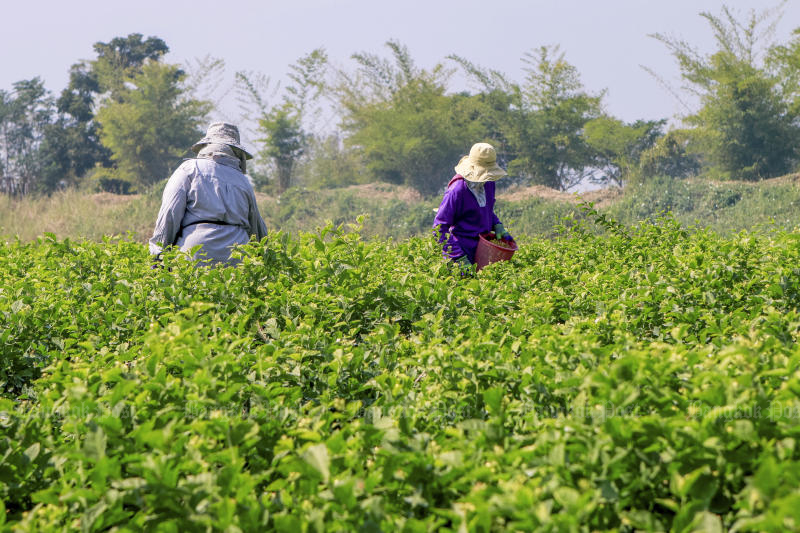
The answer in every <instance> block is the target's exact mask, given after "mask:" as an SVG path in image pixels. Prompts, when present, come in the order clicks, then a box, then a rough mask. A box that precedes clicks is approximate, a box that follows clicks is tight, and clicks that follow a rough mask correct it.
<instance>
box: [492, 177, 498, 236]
mask: <svg viewBox="0 0 800 533" xmlns="http://www.w3.org/2000/svg"><path fill="white" fill-rule="evenodd" d="M490 183H491V184H492V228H494V227H495V226H496V225H497V224H500V219H499V218H497V214H496V213H495V212H494V206H495V198H497V197H496V196H495V194H496V193H497V184H496V183H495V182H490Z"/></svg>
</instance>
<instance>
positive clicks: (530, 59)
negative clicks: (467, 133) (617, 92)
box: [450, 46, 604, 190]
mask: <svg viewBox="0 0 800 533" xmlns="http://www.w3.org/2000/svg"><path fill="white" fill-rule="evenodd" d="M450 59H453V60H455V61H456V62H457V63H459V64H460V65H461V67H462V68H464V70H465V71H466V72H467V74H468V75H469V76H470V77H471V78H472V79H473V80H475V81H477V82H478V84H479V85H480V86H482V88H483V92H482V93H481V97H482V98H483V99H484V102H485V104H489V105H488V107H486V106H485V107H484V112H483V113H482V118H481V122H482V123H483V124H485V125H486V126H487V127H489V128H490V131H492V137H493V138H495V139H498V143H499V144H500V150H498V152H499V153H502V154H503V156H504V158H507V160H508V171H509V174H511V175H512V176H515V175H516V176H519V177H521V178H522V179H523V180H524V181H529V182H533V183H539V184H542V185H546V186H548V187H552V188H555V189H559V190H565V189H568V188H570V187H571V186H573V185H575V184H576V183H579V182H580V181H581V180H583V179H584V178H585V177H586V176H587V175H588V173H589V172H590V166H591V164H592V162H593V151H592V149H591V148H590V147H589V146H588V145H587V144H586V142H585V139H584V138H583V128H584V126H585V125H586V124H587V123H588V122H589V121H590V120H592V119H594V118H597V117H599V116H600V114H601V102H602V98H603V94H604V93H600V94H597V95H591V94H589V93H587V92H586V91H585V89H584V87H583V84H582V82H581V81H580V76H579V74H578V71H577V69H576V68H575V67H574V66H572V65H571V64H569V63H568V62H567V61H566V59H565V58H564V54H563V53H562V52H560V50H559V48H558V47H547V46H543V47H541V48H539V49H537V50H535V51H533V52H528V53H526V54H525V55H524V56H523V58H522V60H523V63H524V65H525V67H524V68H523V71H524V72H525V75H526V76H525V80H524V82H523V83H521V84H518V83H512V82H509V81H508V80H507V78H506V77H505V75H503V74H501V73H499V72H497V71H493V70H485V69H481V68H479V67H476V66H475V65H473V64H472V63H470V62H469V61H466V60H465V59H463V58H460V57H458V56H450Z"/></svg>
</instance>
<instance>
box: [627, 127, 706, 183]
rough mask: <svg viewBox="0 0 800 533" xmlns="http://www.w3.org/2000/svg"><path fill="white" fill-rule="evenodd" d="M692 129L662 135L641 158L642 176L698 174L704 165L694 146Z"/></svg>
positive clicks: (640, 173) (640, 172)
mask: <svg viewBox="0 0 800 533" xmlns="http://www.w3.org/2000/svg"><path fill="white" fill-rule="evenodd" d="M694 144H695V143H694V142H693V132H692V131H691V130H681V129H676V130H671V131H669V132H667V134H666V135H664V136H663V137H660V138H659V139H658V140H657V141H656V142H655V144H654V145H653V146H651V147H650V148H648V149H647V150H645V151H644V152H642V154H641V156H640V158H639V171H638V172H639V175H640V176H641V177H642V178H650V177H656V176H668V177H670V178H686V177H689V176H692V175H694V174H697V173H698V172H699V171H700V168H701V167H702V164H701V160H700V154H698V153H697V151H696V149H695V148H694Z"/></svg>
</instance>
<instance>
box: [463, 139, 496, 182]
mask: <svg viewBox="0 0 800 533" xmlns="http://www.w3.org/2000/svg"><path fill="white" fill-rule="evenodd" d="M455 170H456V172H458V173H459V174H460V175H461V176H463V177H464V179H465V180H467V181H476V182H481V181H495V180H499V179H500V178H502V177H503V176H505V175H506V171H505V170H503V169H502V168H500V165H498V164H497V152H495V150H494V147H493V146H492V145H491V144H489V143H475V144H473V145H472V148H470V150H469V155H465V156H464V157H462V158H461V161H459V162H458V164H457V165H456V167H455Z"/></svg>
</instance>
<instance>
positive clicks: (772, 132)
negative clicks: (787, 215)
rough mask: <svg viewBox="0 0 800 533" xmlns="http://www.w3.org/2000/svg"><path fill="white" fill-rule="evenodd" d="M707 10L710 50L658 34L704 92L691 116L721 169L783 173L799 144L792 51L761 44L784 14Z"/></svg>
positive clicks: (746, 174)
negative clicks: (705, 51)
mask: <svg viewBox="0 0 800 533" xmlns="http://www.w3.org/2000/svg"><path fill="white" fill-rule="evenodd" d="M701 16H702V17H703V18H705V19H706V20H707V21H708V23H709V25H710V26H711V29H712V31H713V34H714V37H715V40H716V44H717V50H716V51H715V52H714V53H713V54H711V55H710V56H704V55H702V54H701V53H700V52H698V51H697V50H696V49H695V48H693V47H692V46H690V45H689V44H688V43H686V42H684V41H680V40H676V39H672V38H669V37H666V36H664V35H661V34H655V35H653V37H655V38H656V39H658V40H659V41H661V42H662V43H664V44H665V45H666V46H667V47H668V48H669V50H670V51H671V52H672V54H673V56H674V57H675V58H676V59H677V61H678V64H679V65H680V69H681V75H682V77H683V79H684V81H685V82H686V83H687V88H688V90H689V92H690V93H691V94H694V95H696V96H697V97H698V98H699V102H700V108H699V109H698V110H697V111H696V112H695V113H693V114H690V115H689V116H687V117H686V120H687V122H688V123H689V124H691V125H693V126H695V127H696V128H697V129H698V134H697V138H698V139H699V140H701V141H702V142H703V144H704V145H705V150H706V151H707V153H708V158H709V160H710V162H711V163H712V165H713V166H714V167H715V171H716V172H717V173H719V174H721V175H723V176H728V177H737V178H740V179H747V180H758V179H763V178H768V177H773V176H778V175H781V174H785V173H786V172H788V171H790V170H791V168H792V165H793V164H794V162H795V161H796V160H797V156H798V146H799V145H800V125H799V124H798V118H800V114H799V113H800V109H798V106H795V105H794V102H796V92H793V84H792V83H787V82H790V81H791V79H790V77H789V76H788V75H787V72H786V71H787V69H788V70H791V68H792V64H791V62H790V61H786V60H787V59H791V58H792V57H793V56H792V54H791V52H789V53H788V54H785V52H787V51H788V50H789V49H787V48H780V47H777V48H776V47H769V46H766V45H762V44H761V43H762V41H764V40H765V39H766V38H768V37H770V36H771V35H772V33H773V29H774V26H775V24H776V23H777V21H778V20H779V18H780V14H779V13H778V12H776V11H769V10H768V11H764V12H762V13H756V12H755V11H751V12H750V15H749V17H748V18H747V19H746V20H745V22H740V21H739V20H737V18H736V17H735V16H734V14H733V13H732V12H731V11H730V9H729V8H728V7H723V9H722V14H721V15H720V16H715V15H712V14H710V13H706V12H704V13H701ZM764 58H766V59H764ZM782 59H783V61H782Z"/></svg>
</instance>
